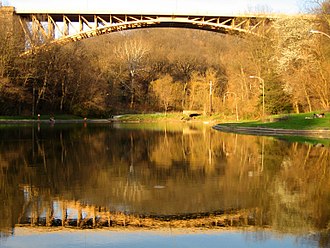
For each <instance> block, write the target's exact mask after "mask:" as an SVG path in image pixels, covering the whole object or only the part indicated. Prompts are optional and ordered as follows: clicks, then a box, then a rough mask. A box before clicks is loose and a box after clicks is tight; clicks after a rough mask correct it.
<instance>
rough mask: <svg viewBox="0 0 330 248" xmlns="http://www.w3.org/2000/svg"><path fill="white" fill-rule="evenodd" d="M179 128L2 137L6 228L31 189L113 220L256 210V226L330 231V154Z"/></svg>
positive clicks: (59, 130)
mask: <svg viewBox="0 0 330 248" xmlns="http://www.w3.org/2000/svg"><path fill="white" fill-rule="evenodd" d="M177 126H178V125H177ZM177 126H176V127H175V128H174V127H173V126H171V125H169V126H166V127H161V128H153V129H151V128H150V129H148V128H147V129H141V130H137V129H136V128H112V127H110V126H94V127H87V128H83V127H80V126H75V127H70V126H63V127H59V126H58V127H57V126H56V125H55V127H53V128H48V127H46V126H41V128H40V130H39V131H38V129H35V128H33V127H20V128H7V129H6V130H1V131H0V136H1V137H0V138H1V139H0V140H1V141H0V146H1V150H0V151H1V152H0V167H1V172H0V177H1V186H0V187H1V195H0V197H1V202H2V206H1V209H2V211H1V213H0V218H1V222H0V223H1V224H0V225H1V229H2V230H3V229H4V228H8V227H13V226H14V225H15V224H16V223H17V220H18V219H19V216H20V214H22V211H23V210H22V208H23V206H24V202H25V201H24V191H23V190H22V188H24V187H25V186H26V185H28V186H30V187H32V188H36V189H38V194H41V195H42V196H43V199H49V200H50V201H51V200H52V199H54V198H56V199H57V198H61V199H62V200H68V201H79V202H82V203H85V204H89V205H93V206H97V207H104V208H107V209H109V210H111V211H114V210H116V211H124V212H125V211H126V212H130V213H153V214H175V213H193V212H208V211H216V210H228V209H236V210H239V209H252V208H253V209H257V210H256V212H255V215H257V217H258V218H256V219H257V220H258V223H257V224H258V225H271V226H273V227H274V228H276V229H279V230H283V231H285V232H287V231H290V232H297V231H304V232H306V231H311V230H326V229H327V228H329V219H330V218H329V217H330V216H329V213H330V211H329V210H330V209H329V208H330V207H329V206H330V204H329V199H330V194H329V191H330V182H329V180H328V178H327V176H328V175H329V148H326V147H313V146H309V145H305V144H298V143H286V142H283V141H279V140H277V139H270V138H264V137H254V136H241V135H235V134H223V133H219V132H216V131H213V130H210V129H208V128H202V129H200V128H199V127H194V126H190V127H189V126H181V127H177ZM162 187H165V188H164V189H163V188H162Z"/></svg>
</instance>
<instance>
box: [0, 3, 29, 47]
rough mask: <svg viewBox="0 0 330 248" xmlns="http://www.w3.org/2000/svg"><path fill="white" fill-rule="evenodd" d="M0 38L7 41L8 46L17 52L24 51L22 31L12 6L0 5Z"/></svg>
mask: <svg viewBox="0 0 330 248" xmlns="http://www.w3.org/2000/svg"><path fill="white" fill-rule="evenodd" d="M0 39H1V40H3V41H5V42H7V46H8V48H14V49H15V50H16V49H17V52H21V51H24V48H25V39H24V32H23V29H22V28H21V25H20V23H19V17H18V16H17V15H16V13H15V8H14V7H11V6H2V7H0Z"/></svg>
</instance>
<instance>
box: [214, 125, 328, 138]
mask: <svg viewBox="0 0 330 248" xmlns="http://www.w3.org/2000/svg"><path fill="white" fill-rule="evenodd" d="M212 128H213V129H215V130H218V131H221V132H227V133H239V134H251V135H264V136H309V137H318V138H330V130H326V129H312V130H299V129H282V128H265V127H238V126H230V125H225V124H217V125H215V126H213V127H212Z"/></svg>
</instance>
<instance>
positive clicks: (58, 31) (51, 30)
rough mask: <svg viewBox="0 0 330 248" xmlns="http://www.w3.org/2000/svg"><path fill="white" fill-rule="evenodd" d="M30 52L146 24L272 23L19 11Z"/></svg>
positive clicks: (239, 27)
mask: <svg viewBox="0 0 330 248" xmlns="http://www.w3.org/2000/svg"><path fill="white" fill-rule="evenodd" d="M18 16H19V18H20V23H21V26H22V28H23V30H24V33H25V37H26V48H27V52H26V53H28V52H29V51H30V50H31V49H33V48H36V49H37V48H41V47H43V46H45V45H48V44H65V43H68V42H74V41H79V40H83V39H86V38H90V37H95V36H99V35H103V34H108V33H112V32H118V31H123V30H129V29H137V28H147V27H181V28H194V29H202V30H209V31H214V32H219V33H224V34H228V33H229V34H252V35H257V33H256V30H257V28H258V27H260V26H264V25H265V24H267V23H268V22H269V20H270V19H269V18H266V17H256V16H236V17H235V16H184V15H180V16H173V15H125V14H118V15H116V14H18Z"/></svg>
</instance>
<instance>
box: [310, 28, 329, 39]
mask: <svg viewBox="0 0 330 248" xmlns="http://www.w3.org/2000/svg"><path fill="white" fill-rule="evenodd" d="M309 32H310V33H311V34H321V35H324V36H326V37H328V38H329V39H330V35H328V34H326V33H324V32H322V31H318V30H313V29H312V30H310V31H309Z"/></svg>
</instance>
